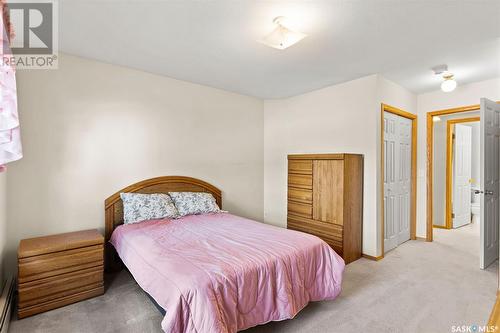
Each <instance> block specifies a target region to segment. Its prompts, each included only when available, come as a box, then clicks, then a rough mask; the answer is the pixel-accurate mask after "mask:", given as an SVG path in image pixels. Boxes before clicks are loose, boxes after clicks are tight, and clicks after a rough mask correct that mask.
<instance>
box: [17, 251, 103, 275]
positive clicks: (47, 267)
mask: <svg viewBox="0 0 500 333" xmlns="http://www.w3.org/2000/svg"><path fill="white" fill-rule="evenodd" d="M103 253H104V252H103V245H94V246H89V247H83V248H78V249H73V250H68V251H62V252H55V253H48V254H42V255H38V256H33V257H27V258H20V259H19V273H18V275H19V283H24V282H29V281H33V280H38V279H44V278H48V277H51V276H56V275H61V274H65V273H69V272H73V271H76V270H81V269H86V268H90V267H94V266H98V265H102V264H103V260H104V258H103Z"/></svg>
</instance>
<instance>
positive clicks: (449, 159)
mask: <svg viewBox="0 0 500 333" xmlns="http://www.w3.org/2000/svg"><path fill="white" fill-rule="evenodd" d="M480 120H481V117H469V118H460V119H449V120H448V121H446V209H445V214H446V218H445V228H444V229H451V228H452V220H453V219H452V217H451V213H452V210H453V209H452V205H451V204H452V202H451V198H452V191H453V136H452V134H453V128H454V127H455V124H461V123H470V122H476V121H480ZM433 227H434V228H436V226H435V225H433ZM437 227H438V228H439V227H442V226H437Z"/></svg>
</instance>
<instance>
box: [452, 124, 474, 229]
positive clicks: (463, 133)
mask: <svg viewBox="0 0 500 333" xmlns="http://www.w3.org/2000/svg"><path fill="white" fill-rule="evenodd" d="M454 142H455V144H454V154H453V157H454V158H453V197H452V202H453V214H455V217H454V218H453V228H458V227H461V226H463V225H466V224H468V223H470V222H471V192H470V191H471V185H470V179H471V177H472V127H470V126H466V125H460V124H456V125H455V141H454Z"/></svg>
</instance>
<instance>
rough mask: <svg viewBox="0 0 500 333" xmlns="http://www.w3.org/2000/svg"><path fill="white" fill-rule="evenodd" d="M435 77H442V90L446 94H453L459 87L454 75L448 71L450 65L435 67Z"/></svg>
mask: <svg viewBox="0 0 500 333" xmlns="http://www.w3.org/2000/svg"><path fill="white" fill-rule="evenodd" d="M432 70H433V71H434V74H435V75H441V76H442V77H443V80H444V81H443V82H442V83H441V90H442V91H444V92H451V91H453V90H455V88H456V87H457V81H455V78H454V75H453V73H451V72H449V71H448V65H439V66H436V67H433V68H432Z"/></svg>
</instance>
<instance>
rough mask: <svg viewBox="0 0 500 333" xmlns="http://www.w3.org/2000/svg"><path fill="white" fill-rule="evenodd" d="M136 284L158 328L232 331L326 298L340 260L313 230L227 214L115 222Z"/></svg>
mask: <svg viewBox="0 0 500 333" xmlns="http://www.w3.org/2000/svg"><path fill="white" fill-rule="evenodd" d="M111 243H112V244H113V245H114V247H115V248H116V250H117V252H118V254H119V256H120V258H121V259H122V260H123V262H124V264H125V265H126V266H127V267H128V269H129V270H130V272H131V273H132V275H133V276H134V278H135V280H136V281H137V283H138V284H139V285H140V286H141V287H142V288H143V289H144V290H145V291H146V292H147V293H149V294H150V295H151V296H152V297H153V298H154V299H155V300H156V302H157V303H158V304H159V305H160V306H161V307H162V308H164V309H165V310H166V315H165V318H164V319H163V321H162V328H163V330H164V331H165V332H169V333H176V332H198V333H217V332H236V331H239V330H243V329H246V328H249V327H252V326H255V325H258V324H263V323H266V322H269V321H273V320H283V319H288V318H293V317H294V316H295V315H296V314H297V313H298V312H299V311H300V310H301V309H303V308H304V307H305V306H306V305H307V303H308V302H310V301H320V300H331V299H334V298H335V297H336V296H337V295H338V294H339V293H340V289H341V282H342V273H343V271H344V261H343V260H342V258H341V257H339V256H338V255H337V254H336V253H335V251H333V250H332V249H331V248H330V247H329V246H328V245H327V244H326V243H325V242H323V241H322V240H320V239H319V238H317V237H315V236H311V235H308V234H304V233H300V232H295V231H291V230H286V229H282V228H278V227H273V226H270V225H266V224H263V223H259V222H255V221H252V220H248V219H244V218H241V217H237V216H234V215H231V214H227V213H220V214H209V215H192V216H187V217H184V218H180V219H177V220H155V221H147V222H141V223H137V224H129V225H122V226H120V227H118V228H117V229H116V230H115V231H114V232H113V235H112V237H111Z"/></svg>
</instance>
